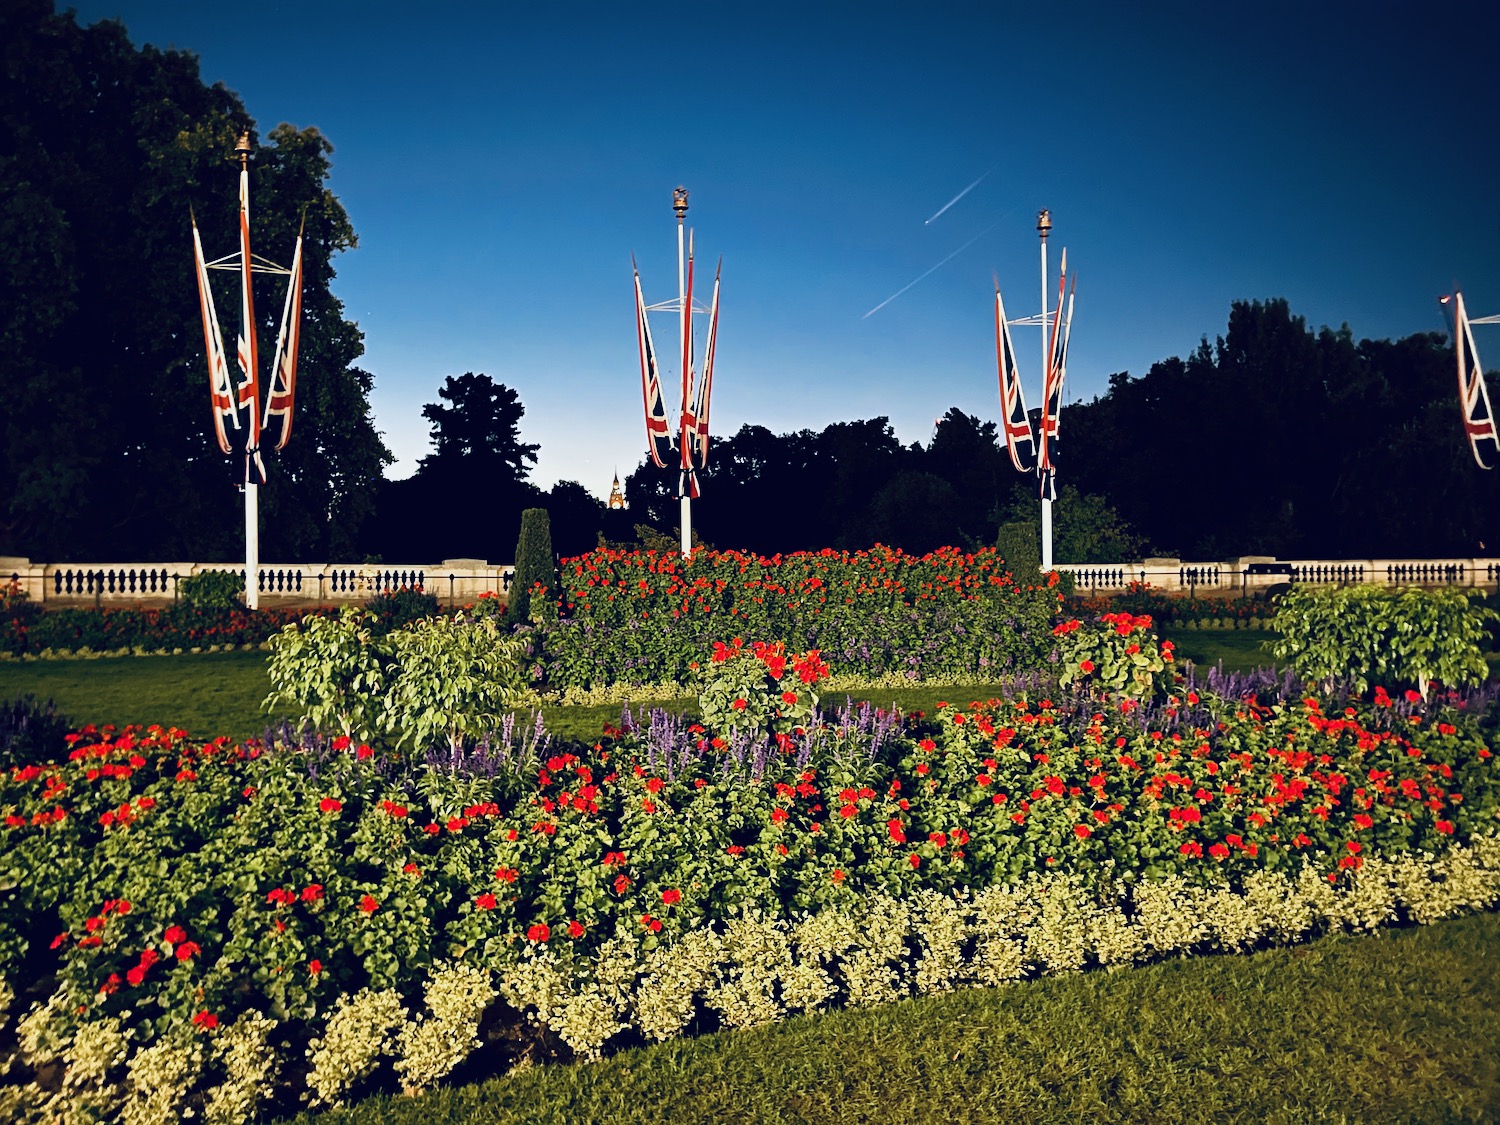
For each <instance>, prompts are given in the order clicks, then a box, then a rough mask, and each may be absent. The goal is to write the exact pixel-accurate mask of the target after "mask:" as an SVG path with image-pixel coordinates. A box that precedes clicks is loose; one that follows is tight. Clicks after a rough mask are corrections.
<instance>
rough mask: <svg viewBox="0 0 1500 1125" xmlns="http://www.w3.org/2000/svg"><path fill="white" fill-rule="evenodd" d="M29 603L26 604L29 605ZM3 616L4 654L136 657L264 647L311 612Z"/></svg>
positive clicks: (73, 611)
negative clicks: (217, 649)
mask: <svg viewBox="0 0 1500 1125" xmlns="http://www.w3.org/2000/svg"><path fill="white" fill-rule="evenodd" d="M23 604H24V603H23ZM27 610H28V612H21V611H19V610H18V611H17V612H14V613H11V614H9V615H4V616H0V653H4V654H7V655H10V656H46V655H52V654H59V653H135V654H137V655H139V654H143V653H152V652H171V651H174V650H176V651H186V650H193V649H207V648H210V647H213V648H242V647H244V646H246V645H259V644H262V643H264V642H265V641H266V640H267V639H269V638H270V637H271V636H272V635H273V634H274V633H276V632H277V631H278V630H280V629H281V628H282V626H284V625H287V624H289V623H290V622H293V621H297V620H300V619H301V618H303V617H304V616H306V615H307V614H308V613H309V612H330V611H309V610H306V609H295V610H294V609H264V610H258V611H256V612H254V613H251V612H249V611H246V610H202V609H195V608H193V607H190V606H186V605H177V606H170V607H166V608H150V609H143V608H139V607H122V608H110V607H104V608H96V607H67V608H63V609H40V608H33V607H30V606H27Z"/></svg>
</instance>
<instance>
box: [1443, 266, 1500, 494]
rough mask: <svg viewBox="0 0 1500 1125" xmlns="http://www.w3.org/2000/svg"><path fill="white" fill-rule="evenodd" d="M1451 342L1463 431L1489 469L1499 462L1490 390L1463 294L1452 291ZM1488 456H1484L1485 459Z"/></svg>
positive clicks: (1481, 463)
mask: <svg viewBox="0 0 1500 1125" xmlns="http://www.w3.org/2000/svg"><path fill="white" fill-rule="evenodd" d="M1453 301H1454V332H1453V336H1454V343H1455V345H1456V347H1457V351H1458V403H1459V406H1460V407H1461V408H1462V409H1463V413H1464V433H1465V434H1467V435H1468V438H1469V450H1470V452H1472V453H1473V454H1474V460H1475V461H1476V462H1477V463H1478V465H1479V467H1480V468H1481V469H1492V468H1494V467H1495V464H1496V463H1497V462H1500V432H1497V430H1496V427H1495V412H1494V410H1493V409H1492V408H1491V407H1490V392H1489V389H1488V388H1487V387H1486V386H1485V383H1484V367H1483V366H1482V365H1481V364H1480V362H1479V349H1478V347H1476V346H1475V344H1474V327H1473V325H1471V324H1470V323H1469V315H1468V313H1467V312H1466V311H1465V309H1464V295H1463V294H1462V293H1455V294H1454V295H1453ZM1487 457H1488V459H1486V458H1487Z"/></svg>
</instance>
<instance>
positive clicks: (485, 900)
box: [474, 892, 496, 910]
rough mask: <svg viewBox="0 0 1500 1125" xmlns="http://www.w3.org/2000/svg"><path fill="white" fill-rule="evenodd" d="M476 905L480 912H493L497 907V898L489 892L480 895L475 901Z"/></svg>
mask: <svg viewBox="0 0 1500 1125" xmlns="http://www.w3.org/2000/svg"><path fill="white" fill-rule="evenodd" d="M474 905H475V906H477V907H479V909H480V910H493V909H495V905H496V903H495V896H494V895H492V894H489V893H488V892H486V893H485V894H482V895H478V896H476V897H475V899H474Z"/></svg>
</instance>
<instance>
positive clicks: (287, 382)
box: [261, 220, 305, 453]
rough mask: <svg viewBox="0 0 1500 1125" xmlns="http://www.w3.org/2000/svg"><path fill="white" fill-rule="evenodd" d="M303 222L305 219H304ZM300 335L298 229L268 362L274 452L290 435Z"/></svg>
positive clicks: (266, 421) (265, 421)
mask: <svg viewBox="0 0 1500 1125" xmlns="http://www.w3.org/2000/svg"><path fill="white" fill-rule="evenodd" d="M304 224H305V220H304ZM301 337H302V231H301V230H298V231H297V249H296V251H295V252H294V253H293V254H292V275H291V277H290V278H288V279H287V286H286V307H285V308H283V309H282V310H281V332H280V333H279V334H278V335H277V337H276V357H275V358H274V359H273V360H272V361H271V386H270V389H269V390H268V392H267V394H266V416H265V418H264V419H263V420H262V422H261V425H262V426H263V427H264V426H269V425H270V424H271V419H272V418H279V419H280V420H281V433H280V435H279V436H278V437H277V439H276V451H277V452H278V453H279V452H281V450H283V449H285V448H286V443H287V439H288V438H290V437H291V436H292V405H293V402H294V401H295V399H296V397H297V345H298V343H299V341H300V340H301Z"/></svg>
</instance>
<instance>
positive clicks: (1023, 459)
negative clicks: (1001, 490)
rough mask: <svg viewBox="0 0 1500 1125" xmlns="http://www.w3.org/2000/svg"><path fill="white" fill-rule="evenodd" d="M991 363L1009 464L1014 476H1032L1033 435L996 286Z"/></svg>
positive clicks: (1012, 345)
mask: <svg viewBox="0 0 1500 1125" xmlns="http://www.w3.org/2000/svg"><path fill="white" fill-rule="evenodd" d="M995 360H996V362H997V363H998V364H999V367H1000V414H1001V419H1002V421H1001V424H1002V426H1003V427H1004V430H1005V448H1006V450H1007V452H1009V453H1010V463H1011V464H1012V465H1014V466H1015V468H1016V471H1017V472H1020V473H1031V472H1035V471H1036V435H1035V434H1034V433H1032V430H1031V415H1030V414H1028V413H1027V411H1026V394H1025V392H1024V391H1023V390H1022V389H1021V371H1020V367H1019V365H1018V364H1017V363H1016V346H1015V344H1014V343H1013V342H1012V341H1011V338H1010V325H1009V323H1007V321H1006V319H1005V302H1004V301H1002V300H1001V299H1000V286H999V283H998V282H997V283H996V285H995Z"/></svg>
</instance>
